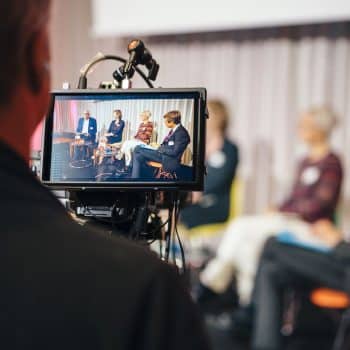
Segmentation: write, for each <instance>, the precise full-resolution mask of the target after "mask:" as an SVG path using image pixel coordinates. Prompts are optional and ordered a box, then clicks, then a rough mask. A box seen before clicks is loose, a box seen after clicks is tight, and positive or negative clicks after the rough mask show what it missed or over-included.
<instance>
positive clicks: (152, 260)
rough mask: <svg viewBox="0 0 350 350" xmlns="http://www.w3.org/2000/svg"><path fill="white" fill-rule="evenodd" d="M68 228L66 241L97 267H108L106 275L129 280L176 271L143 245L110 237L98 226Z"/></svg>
mask: <svg viewBox="0 0 350 350" xmlns="http://www.w3.org/2000/svg"><path fill="white" fill-rule="evenodd" d="M66 225H67V227H66V228H65V229H64V231H66V232H70V234H69V235H68V236H69V237H67V238H69V241H70V242H71V244H73V245H74V246H75V247H76V248H77V249H79V251H80V254H79V255H81V253H82V252H85V254H84V255H85V257H88V259H89V261H91V260H94V261H95V264H96V266H98V265H99V264H101V265H104V264H108V267H104V272H105V273H106V272H108V271H110V273H112V274H113V273H115V272H116V271H118V273H120V274H121V275H123V276H124V277H126V278H127V279H131V278H132V276H133V275H134V277H135V276H137V275H139V276H141V275H142V276H144V277H146V278H147V277H151V275H153V274H157V275H159V274H169V273H170V274H172V270H173V268H170V267H169V266H168V265H167V264H165V263H163V262H162V261H161V260H160V259H159V258H158V257H157V256H156V254H155V253H153V252H151V251H150V249H149V247H148V246H145V245H144V244H141V243H137V242H132V241H130V240H128V239H126V238H124V237H122V236H117V235H110V234H107V233H106V232H104V231H102V230H101V229H99V228H98V227H96V226H94V227H91V225H85V226H81V225H78V224H77V223H76V222H73V221H72V222H70V223H67V224H66Z"/></svg>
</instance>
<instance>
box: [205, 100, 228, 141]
mask: <svg viewBox="0 0 350 350" xmlns="http://www.w3.org/2000/svg"><path fill="white" fill-rule="evenodd" d="M208 111H209V123H210V124H212V125H213V126H214V125H215V127H216V128H218V129H219V130H220V131H221V132H222V133H223V134H224V133H225V132H226V129H227V125H228V120H229V114H228V110H227V107H226V105H225V103H224V102H223V101H222V100H219V99H213V100H209V101H208Z"/></svg>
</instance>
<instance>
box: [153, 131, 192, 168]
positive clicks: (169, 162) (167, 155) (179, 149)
mask: <svg viewBox="0 0 350 350" xmlns="http://www.w3.org/2000/svg"><path fill="white" fill-rule="evenodd" d="M190 140H191V139H190V135H189V134H188V131H187V130H186V129H185V128H184V127H183V126H182V125H179V126H178V128H177V129H176V130H175V132H174V133H173V134H172V135H171V136H170V137H169V138H167V139H166V140H164V141H163V143H162V144H161V146H160V147H159V148H158V151H159V152H160V153H161V155H162V164H163V168H164V170H166V171H176V170H178V168H179V167H180V164H181V157H182V154H183V153H184V151H185V149H186V147H187V146H188V144H189V143H190Z"/></svg>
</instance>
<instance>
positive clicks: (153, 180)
mask: <svg viewBox="0 0 350 350" xmlns="http://www.w3.org/2000/svg"><path fill="white" fill-rule="evenodd" d="M132 43H133V44H132ZM132 43H130V44H129V46H128V51H129V54H130V57H129V60H124V59H119V58H118V56H105V58H106V59H108V58H111V57H112V58H114V59H115V58H116V57H117V59H118V60H122V62H123V63H124V65H123V66H122V67H121V68H119V69H118V70H117V71H116V72H117V73H116V72H114V74H113V76H114V77H116V76H118V79H117V80H115V83H116V85H118V84H119V83H120V82H122V79H125V80H130V77H131V76H132V75H133V73H134V71H137V72H138V71H140V69H139V68H138V67H137V65H138V64H144V65H145V66H146V67H147V69H148V70H149V78H151V79H153V80H154V79H155V77H156V75H157V73H158V69H159V65H158V64H157V63H156V62H155V60H154V59H153V58H152V55H151V54H150V52H149V51H148V50H146V49H145V47H144V45H143V43H142V42H141V43H142V45H141V44H140V41H139V40H136V41H135V40H134V41H133V42H132ZM131 44H132V45H131ZM101 60H102V59H101V57H99V58H98V59H97V60H95V61H94V62H93V63H92V64H90V65H89V66H90V67H91V66H92V65H93V64H95V63H96V62H97V61H101ZM118 72H119V73H118ZM86 74H87V70H86V71H85V72H84V74H82V76H81V77H80V79H79V85H78V87H81V88H79V89H74V90H58V91H53V92H52V99H51V106H50V109H49V113H48V116H47V118H46V122H45V129H44V148H43V154H42V171H41V176H42V182H43V183H44V184H45V185H46V186H48V187H49V188H51V189H53V190H65V191H67V192H68V193H69V197H70V199H71V201H72V203H73V204H72V207H73V209H75V211H76V213H77V214H78V215H83V216H85V217H95V218H96V217H98V218H104V219H108V220H109V222H110V223H111V224H112V225H113V224H115V225H116V226H117V227H118V229H119V231H124V232H126V234H127V235H128V236H132V237H133V238H135V239H140V238H145V239H157V238H164V235H163V237H162V230H161V228H162V227H164V224H162V223H161V222H160V220H159V218H158V216H157V210H158V208H157V198H158V199H159V193H162V195H161V196H160V197H161V199H162V203H163V205H164V203H165V205H167V206H168V209H169V218H168V222H167V225H168V227H169V230H168V231H169V232H168V233H169V235H170V231H171V230H172V228H171V226H172V225H173V224H174V222H175V223H176V220H177V216H178V210H179V201H178V198H179V195H178V194H179V192H180V191H200V190H202V189H203V182H204V174H205V166H204V154H205V125H206V118H207V114H206V90H205V89H204V88H184V89H173V88H172V89H163V88H152V89H109V90H106V89H86V85H87V84H86V83H87V79H86ZM144 76H145V75H144ZM145 80H146V79H145ZM146 81H147V80H146ZM122 85H123V84H122ZM148 85H150V82H149V80H148ZM150 230H151V231H152V230H153V233H152V234H150V232H149V231H150ZM168 239H169V242H170V238H169V237H168ZM169 242H168V243H169ZM169 244H170V243H169Z"/></svg>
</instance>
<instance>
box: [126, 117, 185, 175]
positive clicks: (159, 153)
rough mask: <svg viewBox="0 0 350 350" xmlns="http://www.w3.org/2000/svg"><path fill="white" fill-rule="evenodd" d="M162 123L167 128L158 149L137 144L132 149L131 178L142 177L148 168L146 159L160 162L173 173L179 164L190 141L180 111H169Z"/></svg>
mask: <svg viewBox="0 0 350 350" xmlns="http://www.w3.org/2000/svg"><path fill="white" fill-rule="evenodd" d="M163 118H164V123H165V125H166V127H167V128H168V129H170V130H169V133H168V135H167V136H166V137H165V138H164V140H163V142H162V144H161V145H160V147H159V148H158V149H154V148H152V147H150V146H144V145H139V146H137V147H136V148H135V150H134V156H133V161H132V173H131V177H132V178H133V179H142V178H143V177H144V176H145V175H144V174H145V173H146V172H147V170H150V169H149V166H148V165H147V162H148V161H155V162H159V163H161V164H162V167H163V170H164V171H167V172H170V173H174V172H176V171H177V170H178V169H179V167H180V164H181V157H182V154H183V153H184V151H185V149H186V147H187V146H188V144H189V143H190V135H189V134H188V131H187V130H186V129H185V128H184V127H183V126H182V125H181V113H180V112H179V111H170V112H168V113H166V114H165V115H164V116H163Z"/></svg>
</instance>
